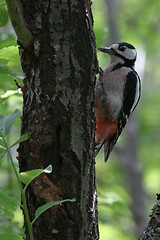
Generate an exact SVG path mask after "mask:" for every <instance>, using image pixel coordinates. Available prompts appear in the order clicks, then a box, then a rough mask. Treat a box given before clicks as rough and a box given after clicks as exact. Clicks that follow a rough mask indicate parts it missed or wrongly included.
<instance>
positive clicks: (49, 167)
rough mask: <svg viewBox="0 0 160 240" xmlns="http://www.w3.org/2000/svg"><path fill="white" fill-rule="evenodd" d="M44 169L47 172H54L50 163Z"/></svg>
mask: <svg viewBox="0 0 160 240" xmlns="http://www.w3.org/2000/svg"><path fill="white" fill-rule="evenodd" d="M43 171H44V173H47V174H49V173H51V172H52V165H49V166H48V167H46V168H45V169H44V170H43Z"/></svg>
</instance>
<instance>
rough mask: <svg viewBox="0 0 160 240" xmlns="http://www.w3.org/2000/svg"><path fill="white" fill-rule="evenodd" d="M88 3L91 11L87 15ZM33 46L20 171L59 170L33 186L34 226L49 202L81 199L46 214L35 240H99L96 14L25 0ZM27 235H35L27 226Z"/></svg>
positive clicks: (78, 4)
mask: <svg viewBox="0 0 160 240" xmlns="http://www.w3.org/2000/svg"><path fill="white" fill-rule="evenodd" d="M88 6H90V5H89V4H88V5H87V10H88ZM22 9H23V12H24V19H25V21H26V24H27V26H29V30H30V31H31V32H32V35H33V36H34V43H33V46H31V47H30V48H28V49H26V48H24V47H23V46H22V45H20V55H21V62H22V67H23V71H24V73H25V79H24V87H23V98H24V105H23V116H22V134H24V133H28V135H29V138H28V140H27V142H24V143H21V145H20V147H19V150H18V151H19V166H20V171H26V170H30V169H36V168H42V167H43V168H45V167H46V166H48V165H49V164H51V165H52V168H53V171H52V173H51V174H49V175H48V174H47V175H46V174H41V175H40V176H39V177H38V178H37V179H36V180H35V181H34V182H33V183H32V184H31V185H30V187H29V188H28V191H27V194H26V198H27V203H28V208H29V213H30V217H31V220H32V219H33V217H34V212H35V210H36V208H37V207H39V206H41V205H43V204H45V203H46V202H50V201H54V200H59V199H67V198H76V202H75V203H64V204H62V205H58V206H56V207H53V208H51V209H50V210H47V212H45V213H43V215H42V216H41V217H39V218H38V219H37V220H36V222H35V223H34V225H33V231H34V238H35V240H36V239H37V240H41V239H43V240H44V239H45V240H50V239H52V240H53V239H56V240H60V239H63V240H64V239H65V240H68V239H70V240H72V239H75V240H77V239H80V240H82V239H83V240H85V239H86V240H89V239H94V240H95V239H98V227H97V208H96V205H97V196H96V187H95V166H94V154H93V153H94V126H95V125H94V94H93V93H94V91H93V89H94V79H95V74H96V70H97V61H96V57H95V46H94V44H95V42H94V36H93V32H92V25H91V22H92V16H91V15H90V13H91V11H86V7H85V1H84V0H83V1H78V0H67V1H66V0H45V1H43V0H34V1H33V0H27V1H25V0H22ZM26 235H27V239H29V237H28V231H27V228H26Z"/></svg>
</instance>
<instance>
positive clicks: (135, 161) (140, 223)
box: [106, 0, 148, 237]
mask: <svg viewBox="0 0 160 240" xmlns="http://www.w3.org/2000/svg"><path fill="white" fill-rule="evenodd" d="M106 5H107V20H108V28H109V41H110V42H111V43H116V42H119V41H120V38H121V37H120V33H119V31H118V29H119V27H118V16H117V13H118V8H119V7H120V6H118V3H117V1H116V0H106ZM119 10H120V9H119ZM122 41H125V40H122ZM142 62H143V61H142ZM143 63H145V62H143ZM139 66H142V67H143V70H144V64H141V65H140V64H139ZM140 71H141V69H139V71H138V72H140ZM141 73H142V71H141ZM143 73H144V72H143ZM143 73H142V74H141V80H142V76H143ZM124 132H125V144H124V146H123V147H122V148H121V149H119V147H117V146H116V147H115V153H118V154H117V156H118V158H119V159H120V163H121V165H122V167H123V169H124V172H125V175H126V182H127V187H128V192H129V194H130V197H131V204H130V209H131V212H132V215H133V218H134V221H135V229H134V232H135V235H136V237H139V236H140V234H141V232H142V231H143V229H144V227H145V226H146V224H147V212H146V202H147V200H148V197H147V194H146V191H145V189H144V185H143V173H142V168H141V165H140V160H139V157H138V139H139V137H138V121H137V117H136V114H135V113H133V116H131V117H130V119H129V121H128V123H127V125H126V127H125V130H124Z"/></svg>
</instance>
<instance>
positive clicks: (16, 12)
mask: <svg viewBox="0 0 160 240" xmlns="http://www.w3.org/2000/svg"><path fill="white" fill-rule="evenodd" d="M6 4H7V9H8V14H9V17H10V20H11V23H12V25H13V28H14V30H15V32H16V35H17V37H18V40H19V41H20V43H21V44H22V45H23V46H24V47H26V48H27V47H29V45H30V44H31V42H32V39H33V36H32V34H31V32H30V31H29V30H28V28H27V26H26V22H25V20H24V17H23V11H22V8H21V3H20V2H19V0H14V1H13V0H6Z"/></svg>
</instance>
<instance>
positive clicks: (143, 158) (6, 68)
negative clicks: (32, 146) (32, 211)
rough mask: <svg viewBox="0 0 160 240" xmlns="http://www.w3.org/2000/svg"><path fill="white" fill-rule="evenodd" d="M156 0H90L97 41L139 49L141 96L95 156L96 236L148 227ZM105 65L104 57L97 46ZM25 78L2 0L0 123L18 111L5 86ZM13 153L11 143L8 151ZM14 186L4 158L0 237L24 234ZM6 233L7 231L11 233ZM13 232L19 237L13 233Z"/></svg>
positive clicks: (159, 179)
mask: <svg viewBox="0 0 160 240" xmlns="http://www.w3.org/2000/svg"><path fill="white" fill-rule="evenodd" d="M159 9H160V1H159V0H154V1H152V0H141V1H136V0H129V1H128V0H93V4H92V10H93V17H94V31H95V35H96V42H97V48H98V47H102V46H106V45H110V44H111V43H115V42H117V41H126V42H129V43H131V44H133V45H134V46H135V47H136V48H137V51H138V59H137V65H136V69H137V71H138V73H139V75H140V76H141V80H142V86H143V87H142V97H141V101H140V103H139V105H138V107H137V109H136V111H135V112H134V116H133V117H132V118H131V119H130V121H129V123H128V124H127V127H126V129H125V131H124V132H123V134H122V136H121V137H120V139H119V141H118V143H117V145H116V147H115V150H114V151H113V153H112V154H111V156H110V158H109V160H108V162H107V164H104V162H103V151H101V153H100V154H99V155H98V156H97V159H96V175H97V191H98V196H99V201H98V202H99V206H98V208H99V228H100V240H112V239H119V240H121V239H122V240H134V239H138V236H140V234H141V233H142V231H143V229H144V227H145V226H146V224H147V222H148V219H149V213H150V211H151V208H152V206H153V204H154V203H155V199H156V195H155V194H156V193H157V192H159V187H160V170H159V169H160V144H159V141H160V130H159V127H160V122H159V118H160V108H159V102H160V69H159V62H160V51H159V48H160V44H159V42H160V24H159V22H160V14H159ZM97 54H98V59H99V65H100V66H101V67H102V68H103V67H104V66H105V65H106V64H107V62H108V61H109V58H108V57H107V56H106V55H104V54H103V53H99V52H98V53H97ZM14 78H16V79H17V81H18V82H19V84H22V79H23V73H22V70H21V67H20V61H19V56H18V47H17V44H16V39H15V34H14V31H13V29H12V27H11V24H10V22H9V18H8V15H7V10H6V6H5V4H4V1H3V0H0V95H1V96H2V97H1V98H0V124H1V123H2V120H3V119H4V116H7V115H10V114H12V113H13V112H14V111H15V110H16V109H18V110H19V115H21V111H22V96H21V94H20V92H14V94H12V92H11V95H12V96H10V97H7V98H5V101H4V98H3V94H4V93H5V92H6V91H7V90H17V86H16V84H15V82H14V80H13V79H14ZM20 126H21V123H20V118H19V117H18V118H17V119H16V121H15V124H14V126H12V128H11V131H10V134H9V135H8V142H9V144H12V143H13V142H15V141H16V139H18V137H19V135H20ZM12 153H13V155H14V156H15V164H16V165H17V160H16V148H15V149H13V150H12ZM0 154H1V149H0ZM19 199H20V194H19V191H18V186H17V183H16V181H15V176H14V174H13V172H12V169H11V166H10V164H9V161H8V160H7V161H6V159H4V158H2V160H1V161H0V240H1V239H2V238H1V234H3V233H8V234H10V233H15V234H22V231H21V228H22V226H23V220H22V216H21V212H20V210H19V207H17V202H18V201H19ZM8 239H9V238H8ZM17 239H18V238H17Z"/></svg>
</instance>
